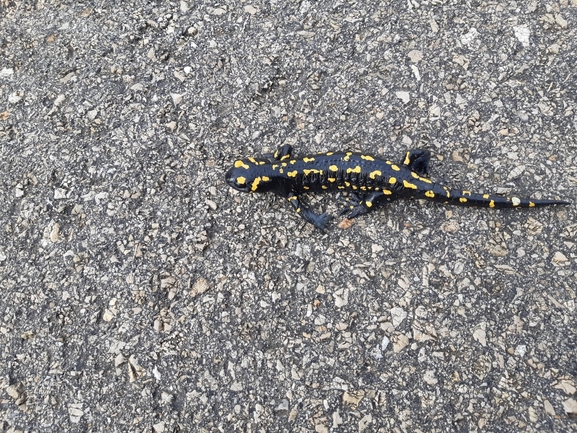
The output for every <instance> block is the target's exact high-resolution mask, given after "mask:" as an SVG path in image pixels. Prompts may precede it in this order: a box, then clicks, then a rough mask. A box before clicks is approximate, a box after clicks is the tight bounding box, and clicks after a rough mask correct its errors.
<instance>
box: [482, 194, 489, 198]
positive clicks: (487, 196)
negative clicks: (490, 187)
mask: <svg viewBox="0 0 577 433" xmlns="http://www.w3.org/2000/svg"><path fill="white" fill-rule="evenodd" d="M489 197H491V196H490V195H489V194H483V198H489Z"/></svg>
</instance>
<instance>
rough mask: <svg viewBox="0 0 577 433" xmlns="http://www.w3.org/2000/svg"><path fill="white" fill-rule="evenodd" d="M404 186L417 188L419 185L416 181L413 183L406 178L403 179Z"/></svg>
mask: <svg viewBox="0 0 577 433" xmlns="http://www.w3.org/2000/svg"><path fill="white" fill-rule="evenodd" d="M403 186H404V187H405V188H410V189H417V185H415V184H414V183H411V182H407V181H406V180H403Z"/></svg>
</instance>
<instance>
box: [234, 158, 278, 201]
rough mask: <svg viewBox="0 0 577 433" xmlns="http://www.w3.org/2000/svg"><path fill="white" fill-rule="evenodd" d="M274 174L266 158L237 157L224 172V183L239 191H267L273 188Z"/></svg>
mask: <svg viewBox="0 0 577 433" xmlns="http://www.w3.org/2000/svg"><path fill="white" fill-rule="evenodd" d="M274 174H275V173H274V171H273V170H272V168H271V166H270V164H269V163H268V161H266V160H263V159H259V160H257V159H255V158H248V159H239V160H237V161H236V162H235V163H234V165H233V166H232V167H231V169H230V170H228V171H227V172H226V183H228V184H229V185H230V186H231V187H233V188H234V189H236V190H237V191H241V192H251V193H252V192H268V191H270V190H271V189H272V188H273V184H272V182H271V181H272V179H273V176H274Z"/></svg>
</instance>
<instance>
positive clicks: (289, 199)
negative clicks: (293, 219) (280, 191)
mask: <svg viewBox="0 0 577 433" xmlns="http://www.w3.org/2000/svg"><path fill="white" fill-rule="evenodd" d="M296 199H297V196H296V195H291V196H290V197H289V198H288V199H287V200H288V201H292V200H296Z"/></svg>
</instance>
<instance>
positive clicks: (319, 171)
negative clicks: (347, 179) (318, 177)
mask: <svg viewBox="0 0 577 433" xmlns="http://www.w3.org/2000/svg"><path fill="white" fill-rule="evenodd" d="M303 172H304V174H305V176H308V175H309V174H311V173H318V174H323V171H322V170H317V169H316V168H311V169H306V168H305V169H304V170H303Z"/></svg>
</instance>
